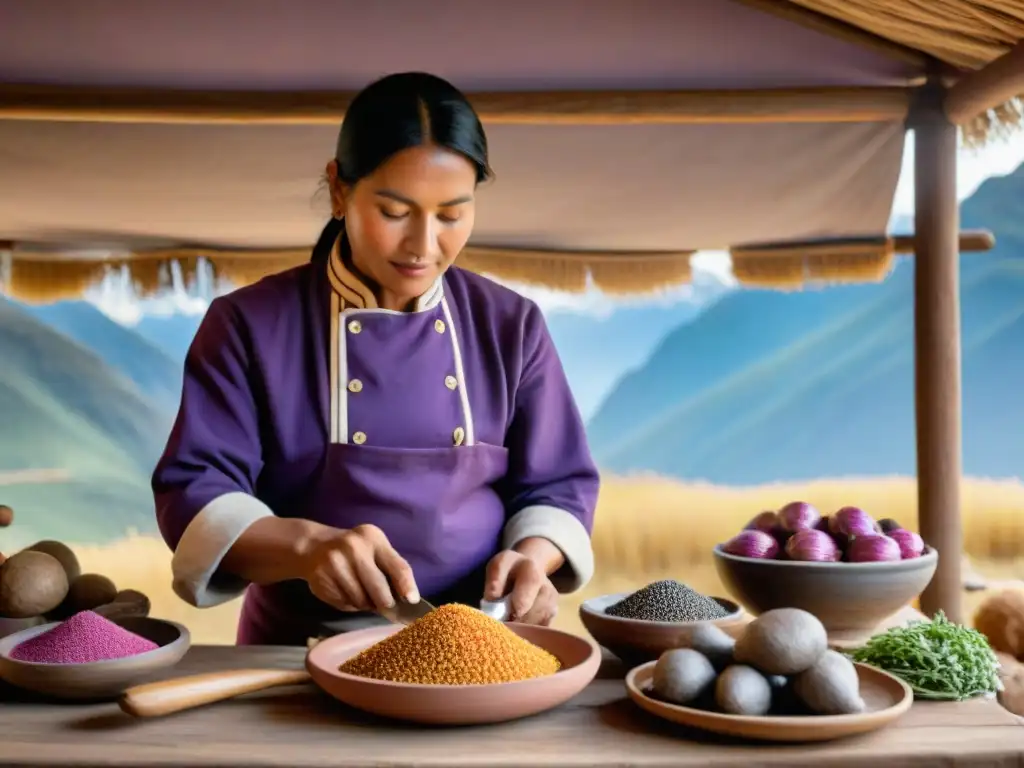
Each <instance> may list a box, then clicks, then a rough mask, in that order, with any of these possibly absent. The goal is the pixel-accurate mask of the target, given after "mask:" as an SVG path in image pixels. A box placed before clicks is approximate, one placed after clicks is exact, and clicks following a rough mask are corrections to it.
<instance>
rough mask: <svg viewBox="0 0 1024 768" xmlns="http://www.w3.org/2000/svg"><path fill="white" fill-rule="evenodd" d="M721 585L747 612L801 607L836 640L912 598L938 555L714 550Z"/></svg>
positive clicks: (868, 627) (870, 628) (862, 633)
mask: <svg viewBox="0 0 1024 768" xmlns="http://www.w3.org/2000/svg"><path fill="white" fill-rule="evenodd" d="M714 560H715V569H716V570H717V571H718V577H719V578H720V579H721V580H722V584H723V585H725V588H726V589H727V590H728V591H729V594H731V595H733V596H734V597H735V598H736V600H737V601H738V602H739V603H740V604H741V605H742V606H743V607H744V608H746V609H747V610H748V611H749V612H750V613H751V614H753V615H755V616H757V615H759V614H762V613H764V612H765V611H770V610H772V609H773V608H801V609H803V610H805V611H807V612H808V613H812V614H814V615H815V616H817V617H818V619H819V620H820V621H821V623H822V624H824V625H825V629H826V630H828V633H829V637H830V638H831V639H833V640H835V641H849V642H854V641H859V640H861V639H865V638H867V637H869V636H870V635H871V634H873V632H874V630H875V628H876V627H878V625H879V624H881V623H882V622H883V621H884V620H885V619H887V618H889V617H890V616H892V615H893V614H894V613H896V612H897V611H899V610H900V609H901V608H904V607H905V606H906V605H908V604H909V603H910V602H911V601H913V600H914V598H915V597H917V596H918V595H919V594H921V592H922V591H924V588H925V587H927V586H928V583H929V582H930V581H931V580H932V576H933V575H934V573H935V567H936V565H937V564H938V561H939V555H938V552H936V550H934V549H932V548H931V547H927V548H925V552H924V554H923V555H922V556H921V557H916V558H914V559H912V560H899V561H896V562H889V563H808V562H797V561H792V560H758V559H756V558H749V557H739V556H737V555H730V554H728V553H726V552H723V551H722V545H720V544H719V545H718V546H716V547H715V549H714Z"/></svg>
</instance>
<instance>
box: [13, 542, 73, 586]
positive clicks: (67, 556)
mask: <svg viewBox="0 0 1024 768" xmlns="http://www.w3.org/2000/svg"><path fill="white" fill-rule="evenodd" d="M26 549H27V550H30V551H32V552H45V553H46V554H48V555H49V556H50V557H55V558H57V562H59V563H60V564H61V565H63V566H64V572H65V573H67V575H68V584H74V583H75V579H77V578H78V577H79V576H81V575H82V568H81V566H79V564H78V558H77V557H76V556H75V553H74V552H72V551H71V548H70V547H69V546H68V545H67V544H63V543H61V542H59V541H51V540H49V539H47V540H45V541H37V542H36V543H35V544H33V545H32V546H31V547H26Z"/></svg>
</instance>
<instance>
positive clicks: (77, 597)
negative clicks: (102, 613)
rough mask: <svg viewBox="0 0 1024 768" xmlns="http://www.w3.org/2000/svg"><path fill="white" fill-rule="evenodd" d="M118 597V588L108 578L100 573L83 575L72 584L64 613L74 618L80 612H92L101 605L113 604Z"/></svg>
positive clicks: (63, 608)
mask: <svg viewBox="0 0 1024 768" xmlns="http://www.w3.org/2000/svg"><path fill="white" fill-rule="evenodd" d="M116 597H117V587H116V586H114V582H112V581H111V580H110V579H108V578H107V577H106V576H103V575H102V574H99V573H83V574H82V575H81V576H79V577H78V578H77V579H75V580H74V581H73V582H72V583H71V588H70V589H69V590H68V596H67V600H66V601H65V605H64V606H62V611H63V612H66V613H67V615H68V616H72V615H74V614H76V613H78V612H79V611H91V610H93V609H95V608H98V607H99V606H101V605H106V604H107V603H112V602H114V599H115V598H116Z"/></svg>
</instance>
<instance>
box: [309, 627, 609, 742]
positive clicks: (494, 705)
mask: <svg viewBox="0 0 1024 768" xmlns="http://www.w3.org/2000/svg"><path fill="white" fill-rule="evenodd" d="M505 626H507V627H508V628H509V629H511V630H512V631H513V632H515V633H516V634H517V635H519V636H520V637H522V638H523V639H525V640H528V641H530V642H531V643H533V644H534V645H538V646H540V647H541V648H544V649H545V650H546V651H548V652H549V653H551V654H553V655H554V656H556V657H557V658H558V659H559V661H561V662H562V669H561V670H559V671H558V672H556V673H555V674H554V675H549V676H547V677H538V678H534V679H531V680H522V681H518V682H514V683H498V684H495V685H413V684H408V683H392V682H386V681H382V680H372V679H369V678H364V677H357V676H355V675H347V674H343V673H342V672H340V671H338V667H340V666H341V665H342V664H344V663H345V662H346V661H347V660H348V659H350V658H351V657H353V656H355V655H356V654H357V653H359V652H360V651H362V650H364V649H365V648H368V647H370V646H371V645H373V644H374V643H377V642H379V641H381V640H383V639H385V638H386V637H389V636H390V635H392V634H394V633H396V632H399V631H401V629H402V627H400V626H386V627H373V628H370V629H363V630H358V631H355V632H348V633H345V634H341V635H336V636H334V637H330V638H327V639H326V640H321V641H320V642H319V643H318V644H317V645H316V646H315V647H314V648H312V649H311V650H310V651H309V654H308V655H307V656H306V669H307V670H308V671H309V674H310V676H311V677H312V678H313V681H314V682H315V683H316V684H317V685H318V686H320V688H322V689H323V690H324V691H325V692H326V693H327V694H329V695H330V696H333V697H334V698H336V699H338V700H339V701H341V702H343V703H345V704H348V705H349V706H351V707H355V708H356V709H361V710H363V711H364V712H370V713H372V714H375V715H381V716H384V717H390V718H395V719H399V720H407V721H410V722H416V723H425V724H431V725H476V724H481V723H498V722H503V721H507V720H514V719H517V718H520V717H526V716H528V715H534V714H537V713H539V712H544V711H546V710H549V709H553V708H554V707H557V706H559V705H560V704H563V703H565V702H566V701H568V700H569V699H571V698H572V697H573V696H575V695H576V694H578V693H579V692H580V691H582V690H583V689H584V688H586V687H587V685H588V684H589V683H590V681H591V680H593V679H594V677H595V676H596V675H597V671H598V668H599V667H600V666H601V650H600V648H598V647H597V645H596V644H595V643H593V642H592V641H590V640H588V639H586V638H583V637H579V636H577V635H572V634H569V633H567V632H561V631H559V630H557V629H550V628H548V627H538V626H529V625H525V624H516V623H509V624H506V625H505Z"/></svg>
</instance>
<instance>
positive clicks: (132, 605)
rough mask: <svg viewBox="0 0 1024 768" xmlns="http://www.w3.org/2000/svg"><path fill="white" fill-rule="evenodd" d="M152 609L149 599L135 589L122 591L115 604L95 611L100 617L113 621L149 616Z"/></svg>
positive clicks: (100, 607) (115, 599) (103, 606)
mask: <svg viewBox="0 0 1024 768" xmlns="http://www.w3.org/2000/svg"><path fill="white" fill-rule="evenodd" d="M150 607H151V606H150V602H149V598H148V597H146V596H145V595H144V594H142V593H141V592H137V591H136V590H134V589H122V590H121V591H120V592H118V593H117V597H115V598H114V601H113V602H111V603H107V604H106V605H101V606H99V607H98V608H94V609H93V610H94V611H95V612H96V613H98V614H99V615H100V616H103V617H104V618H107V619H110V620H111V621H113V620H115V619H124V618H129V617H135V616H140V617H142V616H148V615H149V610H150Z"/></svg>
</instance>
